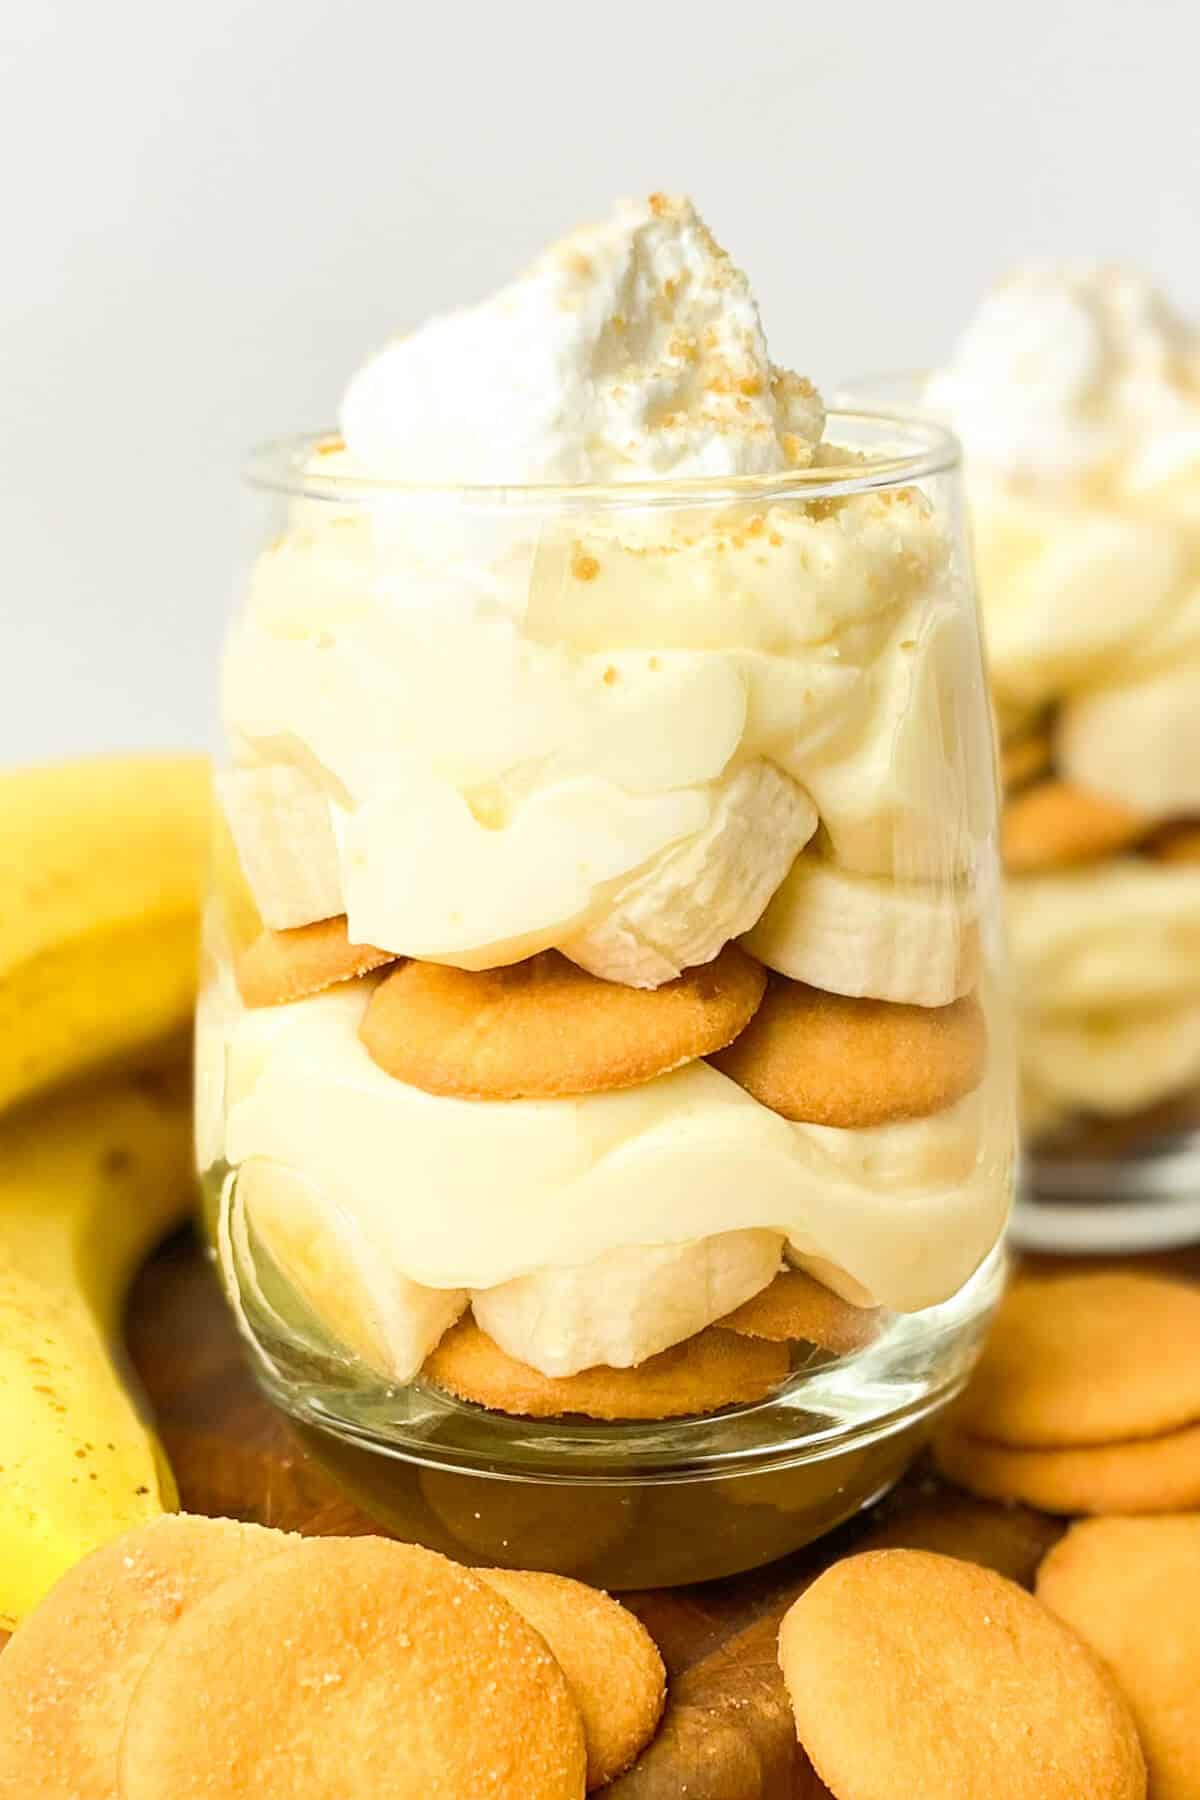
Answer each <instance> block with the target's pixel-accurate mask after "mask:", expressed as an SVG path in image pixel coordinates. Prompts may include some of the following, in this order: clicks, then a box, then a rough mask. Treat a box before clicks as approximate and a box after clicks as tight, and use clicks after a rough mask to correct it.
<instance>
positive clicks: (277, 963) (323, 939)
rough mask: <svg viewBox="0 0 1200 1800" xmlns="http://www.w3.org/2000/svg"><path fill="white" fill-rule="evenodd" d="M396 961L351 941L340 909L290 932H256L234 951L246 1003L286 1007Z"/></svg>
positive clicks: (236, 973) (389, 956)
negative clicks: (335, 915)
mask: <svg viewBox="0 0 1200 1800" xmlns="http://www.w3.org/2000/svg"><path fill="white" fill-rule="evenodd" d="M395 960H396V958H395V957H394V956H393V955H392V953H391V951H390V950H376V949H375V947H374V945H373V944H352V943H351V942H350V940H349V938H348V937H347V935H346V918H345V914H344V913H343V914H340V915H339V916H338V917H337V918H336V919H318V920H317V921H316V923H315V924H313V925H297V926H296V927H295V928H294V929H293V930H291V931H260V932H259V934H258V936H257V937H256V938H254V939H252V940H251V942H250V943H249V944H247V945H246V947H245V949H244V950H240V951H239V952H238V954H237V957H236V958H235V961H234V974H235V975H236V977H237V984H238V991H239V992H240V994H241V996H242V999H243V1000H244V1001H245V1003H246V1005H247V1006H286V1005H287V1003H288V1002H289V1001H291V1000H304V999H307V997H308V996H309V995H310V994H319V993H320V992H321V991H322V989H323V988H328V987H334V986H336V984H337V983H338V982H339V981H352V980H353V979H354V977H355V976H356V975H366V974H368V973H369V972H370V970H372V969H379V968H382V967H383V965H384V963H390V962H395Z"/></svg>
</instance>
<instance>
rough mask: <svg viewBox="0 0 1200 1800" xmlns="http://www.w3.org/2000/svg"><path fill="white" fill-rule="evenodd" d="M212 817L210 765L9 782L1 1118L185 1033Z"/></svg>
mask: <svg viewBox="0 0 1200 1800" xmlns="http://www.w3.org/2000/svg"><path fill="white" fill-rule="evenodd" d="M211 811H212V803H211V787H210V777H209V769H208V761H207V759H206V758H205V757H202V756H153V755H142V756H100V757H93V758H88V759H86V760H83V761H79V762H70V763H59V764H53V765H48V766H46V767H43V768H33V769H16V770H11V771H8V772H5V773H2V774H0V1111H4V1110H7V1109H8V1108H9V1107H11V1106H13V1105H15V1104H16V1103H18V1102H19V1101H22V1100H25V1099H27V1098H28V1097H29V1096H31V1095H34V1094H37V1093H40V1092H42V1091H44V1090H46V1089H48V1088H50V1087H53V1086H55V1085H56V1084H58V1083H60V1082H65V1081H68V1080H74V1079H76V1078H78V1077H79V1076H80V1075H81V1074H83V1073H85V1072H87V1071H94V1070H98V1069H102V1068H104V1067H107V1066H110V1065H115V1064H118V1063H120V1062H122V1061H128V1060H129V1059H131V1058H136V1057H137V1056H138V1055H139V1054H144V1052H145V1049H146V1046H148V1045H151V1044H158V1043H165V1042H167V1041H168V1040H170V1039H171V1038H172V1037H178V1036H179V1035H181V1034H182V1033H183V1032H184V1031H186V1029H187V1027H188V1024H189V1022H190V1020H191V1016H192V1011H193V1008H194V1005H195V999H196V976H197V962H198V957H199V921H200V902H201V893H202V889H203V884H204V876H205V872H206V869H207V864H208V857H209V842H210V836H211V830H210V827H211Z"/></svg>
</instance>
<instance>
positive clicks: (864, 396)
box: [840, 371, 1200, 1252]
mask: <svg viewBox="0 0 1200 1800" xmlns="http://www.w3.org/2000/svg"><path fill="white" fill-rule="evenodd" d="M929 379H930V378H929V375H928V374H927V373H925V372H921V371H909V372H905V373H896V374H892V375H883V376H875V377H866V378H863V379H862V380H856V381H854V382H850V383H847V384H845V385H844V386H843V387H842V389H841V392H840V398H841V400H842V401H843V402H844V404H846V405H848V406H856V405H862V406H874V407H878V408H881V409H884V410H887V411H889V412H891V413H893V414H894V415H895V416H897V417H900V418H907V419H917V418H921V417H926V418H928V417H930V409H929V408H928V407H927V406H926V404H925V400H924V396H925V392H926V389H927V386H928V384H929ZM967 489H968V499H969V503H970V510H971V524H972V529H973V536H974V544H975V556H976V562H977V566H978V570H979V586H980V598H981V603H982V611H983V621H984V627H985V636H988V637H990V638H991V639H992V647H993V653H994V654H993V688H994V693H995V700H996V710H997V718H998V724H999V734H1000V739H1001V746H1000V764H1001V772H1002V776H1003V797H1004V811H1003V818H1002V827H1003V828H1002V834H1001V837H1002V845H1003V851H1004V859H1005V861H1006V863H1007V865H1008V871H1007V890H1008V892H1007V906H1008V916H1009V928H1010V931H1009V935H1010V948H1011V954H1012V962H1013V977H1014V981H1015V987H1016V996H1017V1012H1018V1024H1019V1033H1018V1065H1019V1071H1020V1113H1021V1124H1022V1128H1023V1135H1024V1140H1025V1144H1024V1148H1025V1154H1024V1158H1023V1179H1022V1180H1021V1182H1020V1184H1019V1192H1018V1202H1017V1207H1016V1212H1015V1215H1014V1221H1013V1231H1014V1236H1015V1238H1016V1239H1017V1241H1018V1242H1020V1243H1022V1244H1025V1245H1028V1246H1029V1247H1030V1248H1034V1249H1047V1250H1065V1251H1082V1252H1105V1251H1117V1250H1150V1249H1162V1248H1168V1247H1171V1246H1174V1245H1178V1244H1182V1243H1187V1242H1190V1241H1193V1240H1194V1239H1195V1238H1196V1237H1197V1235H1198V1234H1200V822H1198V821H1197V820H1196V818H1195V817H1194V816H1192V815H1191V814H1190V813H1189V814H1180V813H1178V811H1176V812H1174V813H1172V812H1171V810H1170V809H1168V810H1166V811H1163V810H1162V809H1161V808H1159V809H1155V808H1154V807H1153V806H1152V805H1151V804H1149V802H1148V803H1147V806H1146V809H1145V811H1144V812H1140V813H1138V812H1131V811H1130V809H1129V806H1128V804H1127V802H1126V800H1125V799H1124V798H1122V797H1120V796H1117V795H1113V794H1106V793H1104V792H1103V791H1102V789H1101V788H1100V786H1099V785H1098V784H1097V779H1096V776H1095V775H1094V774H1093V775H1092V778H1091V785H1090V787H1089V789H1088V792H1089V794H1090V795H1091V796H1092V804H1093V807H1094V808H1096V809H1098V810H1097V811H1096V816H1095V818H1094V819H1093V820H1092V821H1091V825H1092V842H1091V845H1090V853H1089V854H1088V855H1087V856H1086V857H1081V855H1080V849H1079V846H1078V845H1077V844H1074V843H1072V842H1071V841H1070V839H1069V838H1062V839H1061V840H1060V847H1059V850H1058V852H1057V853H1055V852H1054V851H1053V850H1051V851H1049V852H1048V851H1047V846H1046V843H1045V842H1044V840H1045V838H1046V835H1047V833H1050V834H1051V835H1053V833H1054V832H1055V831H1056V830H1058V829H1059V822H1058V821H1057V820H1056V818H1055V808H1056V807H1057V806H1059V805H1060V804H1061V802H1060V799H1059V796H1060V794H1061V792H1062V784H1063V780H1064V778H1065V780H1066V782H1068V783H1071V784H1072V785H1073V784H1074V781H1075V779H1076V778H1075V774H1074V770H1073V768H1072V766H1071V756H1072V753H1073V751H1077V750H1078V747H1079V740H1080V739H1081V737H1082V735H1083V734H1086V738H1087V749H1088V755H1089V762H1090V765H1091V767H1092V768H1093V769H1095V768H1098V767H1100V766H1101V765H1102V764H1104V763H1105V762H1106V763H1107V766H1108V767H1109V769H1110V771H1111V770H1114V769H1115V768H1116V766H1117V765H1118V764H1120V765H1122V766H1124V767H1125V768H1126V769H1127V768H1128V767H1129V766H1130V765H1134V766H1136V767H1137V768H1138V769H1139V770H1141V772H1142V775H1141V780H1140V783H1139V785H1140V787H1143V788H1145V789H1146V790H1147V791H1148V792H1153V791H1155V790H1165V789H1167V788H1178V787H1179V785H1180V783H1179V777H1180V773H1181V768H1182V759H1183V758H1184V757H1185V756H1190V755H1191V754H1192V753H1191V750H1190V743H1191V742H1192V734H1194V731H1195V724H1194V721H1195V719H1196V718H1197V717H1200V689H1198V688H1197V681H1196V675H1195V664H1194V660H1193V661H1191V662H1189V661H1188V660H1187V659H1186V657H1185V656H1184V655H1183V651H1184V649H1185V645H1186V634H1187V631H1188V629H1189V621H1190V620H1191V619H1193V618H1194V616H1195V613H1196V606H1197V599H1196V596H1197V595H1198V594H1200V586H1198V585H1197V584H1198V582H1200V535H1198V530H1197V527H1198V522H1200V489H1198V488H1197V486H1196V483H1195V479H1194V477H1193V478H1192V479H1191V480H1190V481H1188V480H1182V479H1175V480H1173V481H1168V482H1164V483H1163V484H1162V485H1161V486H1158V487H1154V488H1147V490H1146V492H1145V493H1144V494H1141V495H1139V496H1138V497H1137V498H1136V501H1135V500H1133V499H1131V498H1130V497H1129V496H1127V495H1119V494H1116V493H1114V492H1110V491H1107V490H1106V489H1105V488H1104V487H1103V486H1102V485H1099V484H1098V483H1096V482H1095V481H1093V482H1092V483H1091V484H1090V485H1088V486H1086V487H1085V486H1082V485H1077V486H1076V487H1075V488H1074V489H1072V490H1067V491H1056V492H1054V493H1051V494H1045V493H1041V492H1039V491H1038V490H1036V489H1031V488H1030V487H1029V486H1028V485H1026V486H1018V485H1017V484H1015V483H1011V482H1009V483H1005V482H1002V481H1000V480H998V479H997V478H996V477H995V476H994V475H989V476H984V475H982V474H980V475H979V476H977V477H976V478H972V475H971V469H970V460H969V458H968V467H967ZM1113 593H1115V594H1117V595H1119V597H1120V599H1121V602H1122V604H1121V606H1120V607H1118V608H1109V610H1110V611H1112V612H1113V613H1114V615H1115V614H1118V613H1120V612H1122V611H1123V612H1125V613H1130V612H1132V613H1133V614H1134V615H1135V616H1136V618H1137V621H1138V623H1137V626H1136V629H1135V632H1134V640H1135V641H1133V642H1132V643H1129V642H1125V643H1122V642H1120V641H1117V640H1116V639H1115V638H1114V641H1113V643H1112V646H1111V651H1110V653H1109V654H1108V655H1107V657H1106V658H1094V659H1093V660H1094V662H1095V665H1096V666H1095V670H1094V673H1093V675H1092V677H1091V679H1090V680H1089V681H1087V682H1084V683H1082V684H1081V683H1080V680H1079V678H1078V676H1075V677H1074V678H1073V681H1072V682H1071V683H1064V686H1063V689H1062V691H1061V693H1059V694H1057V695H1056V696H1055V697H1054V698H1053V699H1052V700H1051V701H1050V703H1049V704H1046V705H1042V706H1041V707H1040V709H1039V710H1038V711H1037V713H1036V714H1034V715H1033V716H1031V715H1030V711H1029V708H1028V707H1027V706H1024V705H1022V703H1021V698H1020V693H1019V684H1018V683H1017V682H1016V681H1015V680H1013V679H1012V678H1009V677H1008V675H1007V671H1008V667H1009V665H1010V663H1011V664H1013V665H1014V667H1016V666H1019V660H1020V655H1021V653H1022V651H1023V650H1024V648H1025V647H1026V645H1027V643H1028V641H1029V640H1030V638H1031V636H1032V638H1033V640H1034V641H1035V642H1036V643H1037V645H1038V648H1039V651H1041V652H1042V653H1043V654H1044V655H1047V653H1048V655H1047V659H1048V656H1049V655H1053V653H1054V652H1055V650H1056V649H1058V648H1060V649H1061V650H1062V651H1063V652H1065V651H1066V650H1067V649H1068V648H1069V647H1070V646H1071V645H1072V643H1073V642H1074V641H1075V640H1077V639H1079V638H1080V636H1081V634H1082V635H1083V637H1084V640H1085V641H1086V640H1087V633H1088V630H1089V627H1088V625H1087V621H1088V619H1089V618H1090V619H1092V620H1095V621H1096V622H1097V626H1096V630H1097V632H1102V631H1103V630H1104V629H1105V626H1104V623H1103V621H1104V617H1105V610H1106V607H1109V601H1108V596H1109V595H1110V594H1113ZM1191 629H1192V630H1193V631H1194V625H1192V626H1191ZM1063 660H1064V668H1065V667H1066V658H1065V655H1064V659H1063ZM1074 660H1075V661H1078V658H1075V659H1074ZM1154 696H1158V700H1157V701H1156V700H1155V699H1154ZM1135 713H1136V717H1137V724H1136V728H1135V724H1134V719H1135ZM1189 720H1190V721H1191V723H1190V724H1189V723H1188V722H1187V721H1189ZM1193 779H1194V778H1193ZM1128 786H1129V781H1128V776H1127V775H1126V776H1124V777H1122V778H1121V779H1117V780H1114V787H1117V788H1120V789H1121V790H1122V793H1124V791H1125V790H1126V789H1127V788H1128ZM1097 826H1098V827H1099V829H1100V831H1101V832H1103V831H1104V830H1106V829H1107V830H1108V832H1109V834H1110V835H1109V839H1108V841H1107V842H1105V841H1104V839H1103V837H1102V836H1101V837H1097V836H1096V827H1097Z"/></svg>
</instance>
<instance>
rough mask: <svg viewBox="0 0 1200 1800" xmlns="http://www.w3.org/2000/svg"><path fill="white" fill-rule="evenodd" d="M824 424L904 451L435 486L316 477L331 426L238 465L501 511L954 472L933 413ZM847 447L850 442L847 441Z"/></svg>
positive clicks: (256, 479) (812, 493)
mask: <svg viewBox="0 0 1200 1800" xmlns="http://www.w3.org/2000/svg"><path fill="white" fill-rule="evenodd" d="M826 417H827V423H828V424H832V425H834V426H835V427H836V425H837V423H838V422H839V421H842V422H844V423H846V424H857V425H858V426H859V427H860V428H861V427H863V426H867V427H876V428H881V427H887V428H889V429H890V431H891V432H892V434H893V436H894V435H895V433H896V431H897V428H899V429H900V430H902V431H903V432H904V433H905V434H906V435H907V437H908V438H909V440H910V441H912V440H916V441H915V444H914V447H913V448H905V449H899V450H895V449H894V450H892V451H891V452H890V453H887V454H881V455H880V456H879V457H877V458H875V459H873V460H871V461H870V462H867V463H847V464H845V465H844V466H842V467H839V466H837V465H834V466H833V467H829V466H822V467H819V468H808V469H789V470H787V471H786V473H783V474H775V475H739V476H724V475H722V476H711V475H706V476H694V477H691V478H689V479H686V480H678V479H676V480H671V479H661V480H652V481H614V482H528V483H520V482H511V483H492V484H487V483H461V484H459V483H444V482H408V481H389V480H387V479H385V478H381V477H379V476H368V475H356V474H355V475H342V474H322V473H320V472H319V471H316V470H314V469H312V468H311V467H310V465H311V463H312V461H313V459H314V458H315V457H316V456H318V455H319V454H320V453H321V451H322V450H323V449H324V450H329V449H332V448H334V447H335V446H338V445H340V444H341V437H340V434H339V433H337V432H336V431H333V430H328V431H318V432H301V433H297V434H294V435H292V436H289V437H283V438H276V439H273V440H271V441H269V442H267V443H265V444H262V445H260V446H258V447H257V448H255V449H253V450H251V452H250V453H249V455H248V457H247V458H246V461H245V463H244V465H243V469H242V479H243V482H244V483H245V485H246V486H248V487H251V488H256V489H259V490H261V491H265V492H268V493H278V494H289V495H292V496H294V497H296V498H301V499H309V500H332V501H340V502H341V503H342V504H345V503H346V502H347V501H352V500H355V499H358V500H362V501H364V502H365V501H369V500H371V499H378V498H381V497H384V496H388V495H390V496H392V497H393V498H396V499H401V498H405V497H408V498H412V499H414V500H425V501H430V500H436V501H441V502H457V503H458V504H460V505H474V506H478V507H493V508H496V509H499V510H502V511H506V512H508V511H512V512H519V511H522V510H526V509H538V508H541V509H547V510H563V511H570V510H574V509H576V508H578V507H581V506H586V507H588V508H591V509H594V510H599V511H617V510H621V509H625V508H629V507H668V506H712V505H714V504H728V505H734V504H737V503H747V502H749V503H756V504H758V505H770V504H774V503H776V502H778V501H782V500H801V501H813V500H832V499H839V498H843V497H845V496H847V495H850V494H868V493H873V492H877V491H880V490H886V489H889V488H896V487H906V486H909V485H911V484H912V483H913V482H915V481H920V480H922V479H925V478H927V477H929V476H931V475H943V474H947V473H949V472H951V471H953V470H956V469H957V468H958V467H959V466H960V464H961V461H962V447H961V445H960V444H959V441H958V439H957V438H956V437H955V436H954V433H953V432H951V431H950V430H948V429H947V427H946V426H945V425H942V424H939V423H938V422H936V421H934V420H932V419H919V418H911V417H909V416H907V415H906V414H905V413H904V412H890V411H887V410H885V409H878V408H875V407H872V408H869V409H863V408H858V407H835V408H831V409H830V411H829V412H828V414H827V415H826ZM843 447H844V448H847V449H850V448H852V446H850V445H846V446H843Z"/></svg>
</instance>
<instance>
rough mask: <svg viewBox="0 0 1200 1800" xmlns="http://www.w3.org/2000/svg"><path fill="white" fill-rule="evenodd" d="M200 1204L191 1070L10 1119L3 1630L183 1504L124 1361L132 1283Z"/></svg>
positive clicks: (3, 1127)
mask: <svg viewBox="0 0 1200 1800" xmlns="http://www.w3.org/2000/svg"><path fill="white" fill-rule="evenodd" d="M192 1194H193V1176H192V1168H191V1126H190V1106H189V1095H188V1084H187V1077H186V1073H185V1072H183V1071H181V1070H174V1071H171V1070H163V1071H162V1072H160V1073H157V1074H154V1075H147V1076H142V1077H136V1076H124V1077H121V1078H111V1079H109V1080H108V1081H105V1082H98V1083H95V1084H93V1085H92V1086H90V1087H88V1088H86V1089H82V1090H76V1091H74V1092H72V1093H70V1094H66V1095H63V1096H56V1097H54V1098H53V1099H51V1100H47V1101H43V1102H41V1103H40V1104H38V1105H36V1106H28V1107H22V1108H21V1109H20V1111H19V1112H17V1113H16V1114H14V1115H13V1116H12V1117H10V1118H7V1119H4V1120H2V1121H0V1462H2V1463H3V1472H2V1473H0V1624H2V1625H4V1626H6V1627H11V1626H12V1625H13V1624H14V1623H15V1622H16V1621H17V1620H19V1619H20V1618H21V1617H22V1615H23V1614H25V1613H26V1612H28V1610H29V1609H30V1607H32V1606H34V1605H35V1604H36V1602H37V1601H38V1600H39V1599H40V1598H41V1597H42V1595H43V1594H44V1593H46V1591H47V1590H48V1589H49V1588H50V1587H51V1586H53V1584H54V1582H55V1581H57V1579H58V1577H59V1576H60V1575H61V1574H63V1573H64V1571H65V1570H66V1569H68V1568H70V1566H71V1564H72V1563H74V1562H76V1561H78V1559H79V1558H80V1557H81V1556H85V1555H86V1554H87V1552H88V1551H89V1550H92V1549H94V1548H95V1547H96V1546H97V1545H98V1544H102V1543H104V1542H105V1541H106V1540H107V1539H108V1538H111V1537H115V1536H116V1535H117V1534H118V1533H119V1532H122V1531H125V1530H127V1529H128V1528H129V1527H130V1526H133V1525H137V1524H139V1523H141V1522H142V1521H143V1520H145V1519H148V1518H153V1517H154V1516H155V1515H156V1514H157V1513H160V1512H162V1511H164V1510H167V1509H169V1508H171V1507H173V1506H174V1505H175V1504H176V1499H177V1496H176V1493H175V1485H174V1481H173V1480H172V1477H171V1472H170V1470H169V1468H168V1466H167V1463H166V1459H165V1457H164V1455H163V1452H162V1449H161V1446H160V1445H159V1443H158V1441H157V1439H156V1438H155V1436H154V1434H153V1432H152V1431H151V1430H150V1429H149V1427H148V1426H147V1424H146V1422H145V1420H144V1418H143V1417H142V1414H141V1411H140V1409H139V1406H138V1403H137V1400H136V1399H135V1397H134V1396H133V1394H132V1393H131V1392H130V1390H129V1388H128V1387H127V1386H126V1384H125V1380H124V1377H123V1375H122V1373H121V1372H120V1370H119V1369H118V1366H117V1364H116V1363H115V1362H114V1351H115V1350H116V1354H117V1355H118V1356H119V1349H116V1346H117V1345H118V1342H119V1333H120V1321H121V1312H122V1307H123V1302H124V1297H125V1291H126V1288H127V1286H128V1283H129V1281H130V1279H131V1277H132V1275H133V1273H134V1271H135V1269H136V1268H137V1265H138V1263H139V1261H140V1260H141V1258H142V1257H143V1256H144V1254H145V1253H146V1251H147V1250H148V1249H150V1247H151V1246H152V1244H153V1243H154V1242H155V1241H156V1240H157V1239H158V1238H160V1237H161V1236H162V1235H163V1234H164V1233H165V1232H166V1231H167V1230H168V1229H169V1228H170V1226H171V1225H172V1224H174V1223H175V1222H176V1221H177V1220H179V1219H180V1218H182V1217H183V1216H184V1214H185V1213H186V1211H187V1210H188V1208H189V1206H190V1204H191V1201H192Z"/></svg>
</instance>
